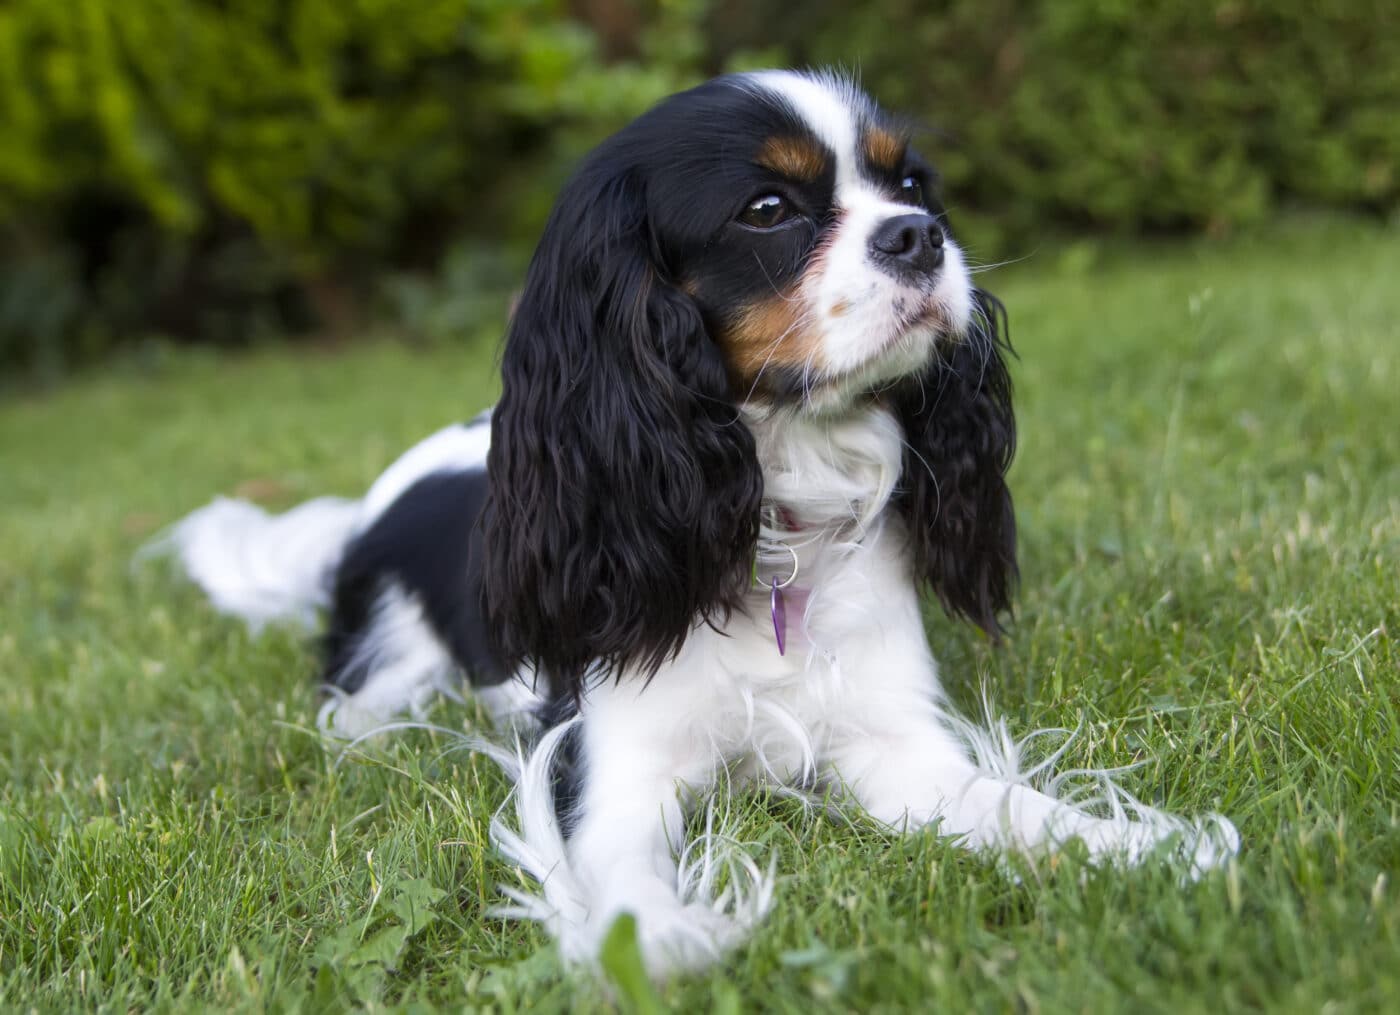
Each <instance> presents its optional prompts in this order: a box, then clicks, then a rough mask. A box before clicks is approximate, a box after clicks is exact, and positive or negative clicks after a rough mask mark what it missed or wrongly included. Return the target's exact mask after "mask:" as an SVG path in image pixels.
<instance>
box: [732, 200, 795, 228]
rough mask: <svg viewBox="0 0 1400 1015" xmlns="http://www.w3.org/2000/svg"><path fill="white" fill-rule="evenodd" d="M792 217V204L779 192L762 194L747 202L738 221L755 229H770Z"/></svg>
mask: <svg viewBox="0 0 1400 1015" xmlns="http://www.w3.org/2000/svg"><path fill="white" fill-rule="evenodd" d="M791 217H792V205H790V204H789V203H788V201H787V199H786V198H785V197H783V196H782V195H781V194H764V195H763V196H762V197H756V198H754V199H753V200H752V201H750V202H749V203H748V206H747V207H746V208H745V209H744V210H743V212H741V213H740V215H739V221H740V222H742V223H744V225H746V226H752V227H753V228H755V229H772V228H773V227H774V226H776V225H781V224H782V223H784V222H786V221H787V220H788V219H789V218H791Z"/></svg>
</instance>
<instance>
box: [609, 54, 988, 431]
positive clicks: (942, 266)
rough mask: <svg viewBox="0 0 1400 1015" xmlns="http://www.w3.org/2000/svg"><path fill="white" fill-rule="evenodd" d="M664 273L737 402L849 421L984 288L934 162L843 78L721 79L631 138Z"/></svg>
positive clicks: (628, 145) (953, 327)
mask: <svg viewBox="0 0 1400 1015" xmlns="http://www.w3.org/2000/svg"><path fill="white" fill-rule="evenodd" d="M619 141H620V144H619V148H620V149H622V151H620V152H619V154H624V153H625V154H626V156H630V157H635V158H636V159H637V161H638V162H639V163H640V165H641V166H642V167H643V169H642V172H643V176H644V179H645V181H646V184H645V201H646V205H647V214H648V220H649V222H650V226H651V230H652V233H653V239H654V242H655V243H656V245H657V247H658V254H659V260H660V262H661V267H662V270H663V271H664V272H665V273H666V274H667V275H668V276H669V281H671V282H672V283H674V284H676V285H678V286H679V287H680V288H681V289H682V290H683V291H684V292H686V293H688V294H689V295H690V296H691V297H692V298H693V299H694V300H695V301H696V303H697V305H698V306H699V308H700V311H701V314H702V315H703V317H704V320H705V322H706V325H707V331H708V333H709V335H710V336H711V338H712V339H713V340H714V341H715V342H716V343H717V344H718V346H719V348H720V349H721V350H722V352H723V355H724V358H725V360H726V364H727V368H728V372H729V375H730V377H731V380H732V383H733V387H734V393H735V396H736V397H737V398H739V399H740V400H749V399H755V398H757V399H766V400H770V401H779V402H783V403H789V404H792V403H797V404H799V405H801V406H802V407H804V408H809V409H813V410H817V411H831V410H836V411H839V410H841V409H843V408H845V407H847V406H848V405H849V404H850V403H851V402H852V401H853V400H855V399H858V398H859V397H860V396H862V395H864V394H866V393H868V392H870V391H872V390H873V389H875V388H878V387H880V386H881V385H884V384H887V383H888V382H889V381H891V380H893V379H896V378H898V377H901V376H903V375H905V374H909V373H913V372H917V371H919V370H921V369H923V367H924V366H925V365H926V363H927V362H928V360H929V358H930V356H931V354H932V352H933V347H934V344H935V343H936V342H937V341H938V340H939V339H940V338H942V337H945V336H950V335H956V334H959V333H961V332H962V331H963V330H964V329H965V328H966V327H967V324H968V320H969V317H970V315H971V312H972V290H971V285H970V282H969V278H968V273H967V269H966V267H965V264H964V260H963V256H962V252H961V250H960V249H959V248H958V246H957V244H956V243H954V242H953V240H952V238H951V237H950V236H949V235H948V233H947V226H946V219H945V216H944V214H943V209H942V208H941V206H940V205H939V204H938V201H937V198H936V197H935V183H936V178H935V175H934V172H933V170H932V168H931V167H930V166H929V164H928V163H927V162H925V161H924V160H923V159H922V158H921V157H920V156H919V155H918V153H917V152H915V151H914V149H913V148H912V146H911V145H910V143H909V134H908V131H907V130H906V129H905V128H904V127H903V126H902V125H900V124H899V123H898V122H896V121H894V120H892V119H891V118H889V117H888V116H886V115H885V114H884V113H882V112H881V111H880V110H879V108H878V107H876V106H875V104H874V103H873V102H871V101H870V100H869V99H868V98H867V97H866V96H865V95H863V94H862V93H860V92H859V91H857V90H856V89H855V88H854V87H852V86H850V85H849V84H847V83H846V82H844V81H841V80H840V79H836V78H826V77H809V76H802V75H796V74H790V73H783V72H770V73H763V74H754V75H745V76H742V77H738V78H725V79H720V80H718V81H715V82H711V83H710V84H709V85H705V86H702V87H701V88H698V89H695V90H693V91H690V92H686V93H683V94H682V95H679V96H676V97H675V98H673V99H671V100H670V101H668V102H667V103H665V104H663V105H662V106H660V107H658V108H657V109H656V110H654V111H653V112H652V113H650V114H648V115H647V116H646V117H643V118H642V119H641V120H639V121H638V122H637V123H635V124H633V126H632V127H631V128H629V129H628V131H626V132H625V133H624V135H623V136H622V137H621V138H620V139H619Z"/></svg>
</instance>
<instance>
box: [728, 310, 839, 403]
mask: <svg viewBox="0 0 1400 1015" xmlns="http://www.w3.org/2000/svg"><path fill="white" fill-rule="evenodd" d="M805 308H806V304H805V302H804V301H803V300H802V299H801V297H799V296H795V295H791V294H784V295H783V296H776V295H775V296H770V297H769V298H768V299H765V300H760V301H758V302H756V303H750V304H749V305H748V306H746V307H744V308H742V309H741V310H740V311H739V312H738V313H737V314H736V315H735V317H734V320H733V322H732V323H731V324H729V325H728V326H727V327H726V328H725V329H724V330H723V332H721V334H720V336H719V342H720V347H721V348H722V349H724V352H725V356H726V358H727V359H728V360H729V370H730V373H731V374H733V375H734V376H735V377H736V378H738V379H739V380H741V381H748V382H751V381H753V380H754V378H756V377H757V376H758V375H759V373H760V371H762V370H764V369H767V368H771V367H796V368H797V369H800V370H806V369H808V368H810V369H812V370H814V371H818V370H823V369H825V368H826V359H825V357H824V356H823V355H822V349H821V331H820V329H818V328H816V327H814V326H813V324H812V323H809V322H806V321H804V320H803V319H802V318H803V313H804V310H805Z"/></svg>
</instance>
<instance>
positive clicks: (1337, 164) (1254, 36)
mask: <svg viewBox="0 0 1400 1015" xmlns="http://www.w3.org/2000/svg"><path fill="white" fill-rule="evenodd" d="M790 9H791V8H790V6H789V5H787V4H782V3H778V2H775V0H752V2H747V3H730V4H726V5H725V17H724V18H723V19H722V20H721V21H720V22H718V23H717V31H718V32H720V33H722V38H721V39H718V40H717V41H718V42H720V43H721V44H723V42H724V40H726V39H728V40H735V41H737V40H738V39H739V38H751V37H752V36H753V33H754V32H757V31H762V32H764V33H765V34H766V35H767V37H768V38H770V39H771V40H772V41H773V42H774V44H775V45H777V46H778V47H779V48H780V49H784V50H786V51H787V52H789V53H790V54H791V55H792V56H793V57H795V58H797V59H800V60H802V61H804V62H808V63H813V64H838V65H842V66H845V67H848V68H854V69H856V70H857V71H858V72H859V74H860V76H861V78H862V79H863V81H864V83H865V85H866V87H867V88H869V89H870V90H871V91H872V92H874V93H875V94H876V95H877V96H879V97H880V98H881V99H882V100H883V101H884V102H885V103H886V104H888V105H890V106H892V107H894V108H897V109H901V110H904V111H907V112H909V113H911V114H914V115H916V116H917V117H919V118H920V119H921V120H922V121H923V122H925V123H927V124H930V125H933V126H935V127H936V128H938V129H939V131H940V134H941V136H940V135H935V136H934V137H932V138H930V139H929V143H928V144H927V145H926V146H927V147H931V148H933V149H934V150H935V152H936V154H937V155H938V161H939V163H940V165H941V168H942V169H943V172H944V174H945V177H946V181H947V187H948V190H949V191H950V193H951V195H952V197H953V198H954V201H953V204H954V205H955V206H956V207H957V208H958V209H961V210H962V211H963V212H964V213H971V215H972V217H973V218H974V220H975V221H976V224H977V225H978V226H979V227H980V228H979V232H980V233H981V234H982V235H983V236H984V237H985V238H986V240H987V242H988V245H989V247H990V249H989V250H988V251H987V253H989V254H997V255H1006V254H1012V255H1017V254H1025V253H1029V252H1030V251H1032V250H1034V249H1035V248H1036V247H1037V246H1038V244H1039V242H1040V238H1041V236H1042V235H1043V234H1044V233H1045V231H1046V230H1047V229H1062V228H1071V229H1084V228H1089V229H1095V230H1102V229H1109V230H1114V231H1120V232H1142V231H1147V230H1162V229H1168V230H1180V229H1191V230H1201V229H1204V230H1225V229H1228V228H1230V227H1233V226H1238V225H1241V224H1245V223H1250V222H1254V221H1257V220H1259V219H1261V218H1264V217H1266V216H1268V215H1270V214H1273V213H1275V212H1277V211H1278V210H1280V209H1282V208H1285V207H1288V206H1290V205H1308V206H1323V207H1331V208H1337V209H1345V210H1352V211H1382V212H1383V211H1390V210H1393V209H1395V208H1396V206H1397V201H1400V8H1397V7H1396V5H1395V4H1394V2H1393V0H1321V2H1318V0H1175V2H1172V3H1160V4H1146V3H1137V2H1134V0H1073V2H1059V0H943V2H929V0H866V2H862V3H860V4H847V3H843V2H827V3H812V4H808V5H806V6H805V7H804V9H803V17H801V18H794V17H791V16H787V15H785V14H784V12H785V11H790ZM775 32H777V33H780V34H778V35H776V36H775V35H774V33H775Z"/></svg>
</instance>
